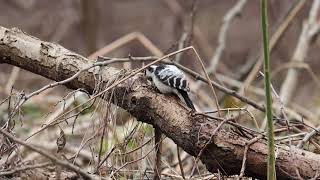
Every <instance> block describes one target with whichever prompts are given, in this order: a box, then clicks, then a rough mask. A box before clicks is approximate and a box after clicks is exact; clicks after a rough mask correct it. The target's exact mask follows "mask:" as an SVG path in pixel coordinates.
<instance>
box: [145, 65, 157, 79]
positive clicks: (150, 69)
mask: <svg viewBox="0 0 320 180" xmlns="http://www.w3.org/2000/svg"><path fill="white" fill-rule="evenodd" d="M156 68H157V66H156V65H151V66H149V67H147V69H146V71H145V75H146V77H147V78H148V80H152V75H153V74H154V72H155V70H156Z"/></svg>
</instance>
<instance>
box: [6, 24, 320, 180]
mask: <svg viewBox="0 0 320 180" xmlns="http://www.w3.org/2000/svg"><path fill="white" fill-rule="evenodd" d="M0 63H7V64H11V65H14V66H18V67H21V68H23V69H26V70H28V71H30V72H33V73H35V74H39V75H41V76H44V77H46V78H49V79H52V80H55V81H60V80H63V79H66V78H68V77H70V76H72V75H74V74H75V73H76V72H77V71H79V70H81V69H83V68H85V67H87V66H89V65H91V64H92V63H93V62H92V61H90V60H88V59H86V58H84V57H83V56H81V55H78V54H76V53H74V52H71V51H69V50H67V49H65V48H63V47H62V46H60V45H58V44H54V43H49V42H44V41H41V40H39V39H37V38H35V37H32V36H29V35H27V34H25V33H24V32H22V31H20V30H18V29H16V28H14V29H6V28H4V27H0ZM100 70H102V71H99V67H96V68H92V69H90V70H88V71H85V72H83V73H82V74H81V75H80V76H78V78H76V79H75V80H73V81H71V82H69V83H67V84H65V85H66V86H67V87H68V88H71V89H78V88H83V89H85V90H87V91H88V92H89V93H92V92H93V90H94V87H95V83H96V82H95V76H96V75H97V74H98V73H99V72H100V75H101V76H102V78H103V80H104V82H108V81H110V80H112V79H114V77H116V76H117V75H118V74H119V73H120V70H118V69H116V68H113V67H109V66H108V67H102V69H100ZM113 90H114V97H113V103H114V104H116V105H118V106H120V107H122V108H124V109H125V110H127V111H128V112H129V113H131V114H132V115H133V116H135V117H136V118H137V120H139V121H142V122H145V123H149V124H152V125H154V126H157V127H159V128H160V129H161V131H162V132H163V133H164V134H165V135H166V136H168V137H169V138H171V139H172V140H173V141H174V142H175V143H176V144H178V145H179V146H180V147H181V148H183V149H184V150H185V151H186V152H188V153H189V154H191V155H193V156H195V157H197V155H198V154H199V152H200V151H201V149H203V147H204V146H205V144H206V143H207V141H208V140H210V137H211V133H212V132H213V131H214V130H215V129H216V128H217V126H218V124H219V123H221V121H218V120H212V119H208V118H207V117H205V116H202V115H192V114H191V113H190V112H189V110H187V109H185V108H184V107H182V106H181V105H179V103H177V101H176V100H175V99H174V98H172V97H170V96H165V95H162V94H158V93H156V92H155V91H154V90H153V89H152V88H151V87H150V86H148V85H147V84H146V79H145V78H144V76H143V75H142V74H141V73H140V74H137V75H136V76H134V77H132V78H130V79H128V80H127V81H126V82H124V83H122V84H119V85H118V86H116V87H115V88H114V89H113ZM107 93H108V92H107ZM249 140H250V139H248V138H246V137H243V136H241V135H239V134H238V133H236V132H235V131H233V130H232V129H231V128H220V129H219V130H218V131H217V133H216V134H215V135H214V137H213V139H212V142H211V143H209V145H208V146H207V148H206V149H205V150H204V151H203V153H202V154H201V156H200V159H201V161H202V162H203V163H204V164H205V165H206V167H207V169H208V170H209V171H210V172H212V173H215V172H217V169H218V168H219V169H220V171H221V172H224V173H226V174H227V175H236V174H239V173H240V169H241V164H242V159H243V154H244V149H245V145H246V142H248V141H249ZM276 150H277V151H276V158H277V159H276V168H277V177H278V178H279V179H291V178H293V177H298V175H297V172H299V174H300V176H301V177H302V178H312V177H314V176H315V175H316V174H317V172H320V163H319V162H320V155H317V154H314V153H311V152H308V151H304V150H300V149H297V148H295V147H288V146H285V145H278V146H276ZM266 167H267V146H266V140H265V139H260V140H259V141H257V142H255V143H253V144H252V145H251V146H250V147H249V149H248V154H247V162H246V169H245V175H246V176H250V177H254V178H263V179H265V178H266V177H267V175H266Z"/></svg>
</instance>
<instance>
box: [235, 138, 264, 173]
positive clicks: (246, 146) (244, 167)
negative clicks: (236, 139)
mask: <svg viewBox="0 0 320 180" xmlns="http://www.w3.org/2000/svg"><path fill="white" fill-rule="evenodd" d="M262 137H263V136H261V135H259V136H257V137H255V138H253V139H251V140H250V141H248V142H246V145H245V148H244V152H243V159H242V166H241V170H240V175H239V176H238V179H242V177H243V176H244V171H245V169H246V162H247V155H248V150H249V147H250V146H251V145H252V144H253V143H255V142H257V141H258V140H260V139H261V138H262Z"/></svg>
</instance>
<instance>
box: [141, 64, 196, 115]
mask: <svg viewBox="0 0 320 180" xmlns="http://www.w3.org/2000/svg"><path fill="white" fill-rule="evenodd" d="M146 76H147V78H148V79H149V80H152V82H153V83H154V85H155V86H156V88H157V89H158V90H159V91H160V92H161V93H162V94H168V93H174V94H176V95H177V96H178V97H179V98H180V100H181V101H182V102H184V103H185V104H186V105H187V106H188V107H189V108H191V109H192V110H195V108H194V105H193V103H192V101H191V99H190V98H189V95H188V92H189V91H190V88H189V84H188V81H187V79H186V77H185V75H184V73H183V72H182V71H181V70H180V69H179V68H177V67H176V66H174V65H165V64H161V65H151V66H150V67H148V68H147V69H146Z"/></svg>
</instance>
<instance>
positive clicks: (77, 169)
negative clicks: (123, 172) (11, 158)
mask: <svg viewBox="0 0 320 180" xmlns="http://www.w3.org/2000/svg"><path fill="white" fill-rule="evenodd" d="M0 133H1V134H3V135H5V136H6V137H7V138H9V139H10V140H12V141H14V142H16V143H18V144H20V145H23V146H25V147H27V148H28V149H30V150H32V151H35V152H37V153H39V154H41V155H42V156H44V157H46V158H48V159H50V160H51V161H52V162H53V163H54V164H58V165H60V166H63V167H65V168H67V169H70V170H72V171H74V172H76V173H79V174H80V175H81V176H82V177H83V178H87V179H97V178H95V177H94V176H92V175H90V174H88V173H87V172H85V171H84V170H83V169H82V168H80V167H78V166H75V165H73V164H71V163H69V162H67V161H63V160H59V159H58V158H56V157H55V156H53V155H52V154H49V153H47V152H45V151H43V150H42V149H38V148H36V147H34V146H32V145H30V144H27V143H25V142H24V141H22V140H20V139H18V138H16V137H14V136H12V135H11V134H10V133H8V132H6V131H5V130H3V129H0Z"/></svg>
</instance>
